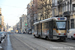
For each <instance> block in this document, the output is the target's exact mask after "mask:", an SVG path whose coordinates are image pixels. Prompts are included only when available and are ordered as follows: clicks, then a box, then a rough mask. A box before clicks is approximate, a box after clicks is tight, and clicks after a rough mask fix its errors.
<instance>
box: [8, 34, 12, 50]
mask: <svg viewBox="0 0 75 50" xmlns="http://www.w3.org/2000/svg"><path fill="white" fill-rule="evenodd" d="M9 49H10V50H12V46H11V41H10V37H9V34H8V35H7V50H9Z"/></svg>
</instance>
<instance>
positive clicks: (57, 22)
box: [33, 17, 67, 40]
mask: <svg viewBox="0 0 75 50" xmlns="http://www.w3.org/2000/svg"><path fill="white" fill-rule="evenodd" d="M66 21H67V18H66V17H52V18H48V19H45V20H42V21H39V22H35V23H34V33H33V35H34V36H35V37H42V38H49V39H59V40H66V37H67V30H66Z"/></svg>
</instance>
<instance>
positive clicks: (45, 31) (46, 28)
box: [42, 22, 49, 34]
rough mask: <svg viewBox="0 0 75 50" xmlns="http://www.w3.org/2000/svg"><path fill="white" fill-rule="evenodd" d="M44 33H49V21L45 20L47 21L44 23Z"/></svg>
mask: <svg viewBox="0 0 75 50" xmlns="http://www.w3.org/2000/svg"><path fill="white" fill-rule="evenodd" d="M42 33H43V34H45V33H47V34H49V23H48V22H45V23H42Z"/></svg>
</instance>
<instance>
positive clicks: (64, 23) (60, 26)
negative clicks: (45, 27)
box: [56, 22, 66, 29]
mask: <svg viewBox="0 0 75 50" xmlns="http://www.w3.org/2000/svg"><path fill="white" fill-rule="evenodd" d="M56 24H57V28H58V29H65V28H66V22H56Z"/></svg>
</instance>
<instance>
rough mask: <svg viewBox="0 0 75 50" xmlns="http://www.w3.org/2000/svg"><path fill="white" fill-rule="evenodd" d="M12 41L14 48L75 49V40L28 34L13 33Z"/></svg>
mask: <svg viewBox="0 0 75 50" xmlns="http://www.w3.org/2000/svg"><path fill="white" fill-rule="evenodd" d="M10 41H11V44H12V48H13V50H75V40H71V39H68V40H67V41H66V42H61V41H57V40H53V41H50V40H45V39H41V38H35V37H34V36H33V35H28V34H11V35H10Z"/></svg>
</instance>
